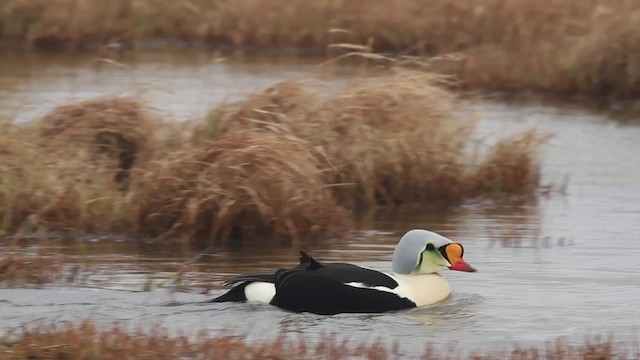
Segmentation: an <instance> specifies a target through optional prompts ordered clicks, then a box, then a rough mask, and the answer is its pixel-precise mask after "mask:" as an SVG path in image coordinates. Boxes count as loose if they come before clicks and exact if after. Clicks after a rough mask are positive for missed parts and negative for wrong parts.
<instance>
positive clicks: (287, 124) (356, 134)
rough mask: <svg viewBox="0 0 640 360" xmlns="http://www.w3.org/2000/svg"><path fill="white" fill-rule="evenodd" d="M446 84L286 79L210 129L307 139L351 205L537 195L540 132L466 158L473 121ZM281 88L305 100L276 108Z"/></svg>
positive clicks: (227, 111)
mask: <svg viewBox="0 0 640 360" xmlns="http://www.w3.org/2000/svg"><path fill="white" fill-rule="evenodd" d="M442 81H444V79H443V78H441V77H435V78H434V77H433V76H432V75H429V76H423V75H417V74H414V73H410V74H408V73H402V74H400V75H397V76H390V77H380V78H375V79H368V80H359V81H354V82H353V83H351V84H349V85H347V86H345V87H343V88H340V89H338V90H336V89H333V90H331V91H321V90H318V88H320V89H322V87H318V86H315V84H314V85H307V86H305V84H304V83H300V82H299V83H297V84H292V83H291V82H287V83H283V84H278V85H275V86H273V87H271V88H270V89H267V90H266V91H264V92H260V93H257V94H252V95H250V96H248V98H247V99H246V100H243V101H239V102H236V103H232V104H225V105H223V106H221V107H219V108H217V109H215V110H213V111H212V113H216V117H215V119H213V121H209V122H208V123H207V126H208V127H209V128H211V127H215V128H216V132H215V134H216V136H218V135H220V134H227V133H242V132H243V131H260V132H264V133H268V134H290V135H293V136H296V137H299V138H301V139H304V140H305V141H306V143H307V144H308V145H309V149H310V151H311V152H312V153H314V154H315V155H316V157H317V158H318V160H319V161H320V162H321V163H322V164H324V165H323V167H324V168H325V169H326V170H325V172H324V179H325V180H324V181H325V182H326V183H327V184H331V185H332V187H331V188H332V190H333V193H334V196H335V197H336V199H337V200H338V201H339V202H340V203H341V204H343V205H345V206H346V207H348V208H366V207H371V206H377V205H383V206H398V205H423V206H424V205H430V204H437V205H442V204H451V203H456V202H460V201H463V200H465V199H468V198H470V197H473V196H478V195H487V194H494V193H532V192H535V190H536V189H537V187H538V186H539V182H540V164H539V163H538V161H537V158H538V155H539V154H538V150H539V147H540V145H541V144H542V141H541V140H542V139H541V138H540V137H539V136H537V135H536V133H535V132H533V131H532V132H529V133H524V134H518V135H517V137H513V138H508V139H503V140H501V141H500V142H498V143H497V144H495V145H491V146H488V147H487V149H484V150H485V152H486V153H487V154H485V156H483V157H475V158H474V157H472V156H469V153H470V152H471V149H470V146H471V145H472V144H473V143H474V142H473V133H474V129H475V122H476V121H475V119H473V118H472V117H464V116H462V115H460V114H459V113H457V112H456V111H457V110H458V109H459V106H460V105H459V100H458V99H457V98H456V96H455V95H453V94H452V93H451V92H450V91H447V90H445V89H444V88H443V86H441V85H442V84H441V82H442ZM281 86H282V87H284V88H286V89H295V91H293V92H294V93H295V94H304V95H303V96H294V97H289V98H288V101H289V104H288V105H287V106H286V107H282V106H278V105H276V103H278V101H279V100H275V101H274V99H273V97H274V94H277V92H274V89H278V88H280V87H281ZM265 100H266V101H265ZM267 108H268V109H269V110H268V111H267V110H266V109H267ZM209 120H212V119H209ZM199 132H202V129H199V130H197V131H196V133H199ZM196 137H203V135H196ZM318 149H320V151H315V150H318ZM314 151H315V152H314ZM489 169H491V170H492V171H493V172H490V171H489ZM497 177H499V178H497Z"/></svg>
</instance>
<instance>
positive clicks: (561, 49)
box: [0, 0, 640, 98]
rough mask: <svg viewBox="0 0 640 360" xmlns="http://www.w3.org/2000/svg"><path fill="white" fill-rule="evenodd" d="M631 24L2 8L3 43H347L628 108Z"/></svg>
mask: <svg viewBox="0 0 640 360" xmlns="http://www.w3.org/2000/svg"><path fill="white" fill-rule="evenodd" d="M283 9H286V10H283ZM639 20H640V7H638V5H637V1H636V0H619V1H611V2H607V3H605V2H602V1H560V0H545V1H536V0H523V1H509V0H471V1H465V2H456V1H452V0H432V1H429V3H428V4H425V3H424V2H423V1H420V0H406V1H399V0H394V1H387V2H385V3H384V4H379V3H377V2H372V1H357V2H350V1H333V0H319V1H313V2H309V1H304V0H291V1H289V0H286V1H285V0H275V1H270V0H259V1H253V0H237V1H207V0H194V1H190V2H188V3H175V2H172V1H168V0H160V1H158V0H154V1H151V0H139V1H133V0H118V1H112V2H109V3H108V4H106V3H104V2H101V1H98V0H87V1H83V2H82V3H78V2H77V1H72V0H51V1H25V0H5V1H3V2H2V5H0V44H5V45H7V47H8V46H11V45H13V46H14V47H15V46H22V47H26V48H35V49H42V50H62V49H86V48H90V47H100V46H104V48H105V49H106V50H109V49H120V48H124V47H127V46H130V45H131V46H135V45H140V46H144V43H145V42H149V41H150V40H157V39H163V40H169V41H168V43H172V41H173V42H175V41H179V42H186V43H191V42H199V43H206V44H209V45H211V46H213V47H218V48H236V49H238V48H251V49H255V48H262V49H274V48H276V49H291V48H296V49H299V50H303V51H308V50H309V49H315V50H316V51H318V52H323V51H325V50H326V49H327V47H328V46H329V45H331V44H340V43H352V44H360V45H365V46H368V47H369V48H370V51H375V52H388V51H392V52H395V53H402V54H407V53H408V54H410V55H426V56H435V58H434V59H432V60H434V61H431V62H430V64H429V65H430V68H431V69H432V70H436V71H445V72H447V73H452V74H455V75H457V76H459V77H460V78H461V79H462V80H463V81H464V83H465V84H466V85H468V86H472V87H476V88H477V87H480V88H485V89H492V90H494V89H495V90H502V91H512V90H514V91H521V90H531V89H533V90H536V91H543V92H551V93H556V94H558V93H559V94H569V95H574V94H581V95H589V96H605V97H614V98H634V97H636V96H637V95H638V93H639V92H640V85H639V84H640V81H639V80H640V71H639V70H638V66H639V65H638V64H639V63H640V61H639V60H640V59H639V56H640V55H638V54H639V53H640V51H639V50H640V43H639V41H640V37H638V36H637V31H636V28H637V25H636V24H637V23H638V21H639ZM0 46H1V45H0ZM453 53H455V54H456V56H444V55H450V54H453Z"/></svg>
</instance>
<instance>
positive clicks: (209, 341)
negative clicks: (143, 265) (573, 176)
mask: <svg viewBox="0 0 640 360" xmlns="http://www.w3.org/2000/svg"><path fill="white" fill-rule="evenodd" d="M425 347H426V348H427V350H426V351H425V352H424V354H423V355H421V356H420V358H422V359H444V358H446V359H475V360H489V359H513V360H525V359H526V360H537V359H563V360H594V359H602V360H609V359H631V358H633V356H634V355H636V356H637V355H638V354H637V353H636V354H631V353H629V351H627V350H624V349H622V348H620V346H616V345H615V344H614V343H613V341H612V340H611V339H609V340H603V339H599V338H596V339H593V340H586V341H585V343H584V344H583V345H579V346H569V345H566V344H563V343H562V342H561V341H559V340H558V341H556V342H555V343H552V344H549V345H548V346H547V347H546V348H540V349H538V348H524V347H515V348H514V349H512V350H504V351H496V350H492V351H490V352H487V351H483V352H480V351H478V352H474V353H471V354H469V353H466V352H462V351H459V350H456V349H450V350H449V351H436V350H434V349H433V348H432V347H431V346H429V344H425ZM414 357H415V356H414ZM123 358H125V359H156V358H161V359H225V360H226V359H273V358H277V359H311V358H312V359H353V358H363V359H397V358H413V357H411V356H408V355H407V354H406V353H404V352H403V350H402V349H400V348H399V347H398V346H397V345H392V344H390V345H383V343H381V342H374V343H371V344H367V343H360V344H358V343H354V342H349V341H347V340H346V339H345V340H338V339H336V338H335V337H330V336H325V337H324V338H321V339H319V340H318V341H317V342H309V341H306V340H304V339H302V338H299V339H291V338H290V337H286V336H285V335H284V334H282V335H281V336H280V337H278V338H276V339H274V340H270V341H262V342H248V341H246V340H244V339H243V338H242V337H237V336H225V335H218V336H211V335H208V334H206V333H204V332H202V333H200V334H198V335H197V336H188V335H173V334H171V333H170V332H169V330H167V329H165V328H162V327H160V326H155V327H151V328H150V329H148V330H143V329H141V328H138V329H136V330H133V331H129V330H127V329H126V327H123V326H121V325H117V324H116V325H112V326H109V327H100V326H98V325H96V324H95V323H93V322H92V321H89V320H85V321H82V322H80V323H77V324H73V323H62V324H58V325H34V326H28V327H25V328H23V329H22V331H20V332H18V333H14V334H8V335H6V336H5V337H3V338H0V359H123Z"/></svg>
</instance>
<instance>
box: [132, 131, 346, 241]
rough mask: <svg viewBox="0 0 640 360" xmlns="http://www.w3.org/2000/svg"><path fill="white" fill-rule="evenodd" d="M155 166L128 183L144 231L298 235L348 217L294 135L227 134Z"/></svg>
mask: <svg viewBox="0 0 640 360" xmlns="http://www.w3.org/2000/svg"><path fill="white" fill-rule="evenodd" d="M154 165H155V166H154V167H152V168H150V169H149V171H148V172H146V173H145V174H144V176H142V177H141V178H140V179H139V181H138V182H136V183H135V184H134V185H133V188H132V189H131V191H132V197H131V203H132V206H135V207H137V208H138V223H139V225H138V226H139V227H138V232H141V233H144V234H154V235H156V236H163V237H165V236H169V235H174V236H175V235H178V234H186V235H187V236H188V238H189V239H200V240H206V241H207V242H208V243H219V242H220V241H224V240H226V239H228V238H235V239H239V238H241V239H265V238H289V239H295V240H299V239H301V238H305V239H308V238H315V237H318V236H337V235H340V234H342V233H344V231H345V229H346V228H347V225H348V224H349V217H348V216H347V213H346V211H345V210H344V209H343V208H342V207H340V206H339V205H338V204H337V203H336V202H335V200H334V199H333V197H332V195H331V192H330V191H329V189H327V188H326V186H325V184H324V182H323V181H322V176H321V175H322V169H321V168H320V167H319V164H318V162H317V160H316V158H315V157H314V156H313V154H312V153H310V150H309V148H308V147H307V146H305V144H304V141H303V140H300V139H298V138H295V137H292V136H284V135H283V136H276V135H272V134H263V133H257V132H256V133H248V132H244V133H240V134H235V133H232V134H229V135H224V136H221V137H219V138H218V139H216V140H215V141H213V142H207V143H204V144H203V145H201V146H199V147H196V148H194V149H192V150H190V151H186V152H182V153H179V154H176V156H170V157H168V158H165V159H162V160H159V161H157V162H156V164H154Z"/></svg>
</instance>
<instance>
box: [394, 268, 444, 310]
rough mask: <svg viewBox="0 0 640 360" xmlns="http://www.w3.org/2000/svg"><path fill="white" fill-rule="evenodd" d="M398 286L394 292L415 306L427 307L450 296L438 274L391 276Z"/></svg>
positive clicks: (442, 278)
mask: <svg viewBox="0 0 640 360" xmlns="http://www.w3.org/2000/svg"><path fill="white" fill-rule="evenodd" d="M393 277H394V278H395V279H396V281H397V282H398V284H399V286H398V287H397V288H396V289H394V290H396V291H395V292H396V293H397V294H398V295H400V296H403V297H406V298H407V299H409V300H411V301H413V302H414V303H416V306H427V305H432V304H435V303H437V302H438V301H442V300H444V299H446V298H447V296H449V295H450V294H451V288H450V287H449V283H448V282H447V280H446V279H445V278H444V277H442V276H441V275H440V274H437V273H433V274H424V275H402V274H394V276H393Z"/></svg>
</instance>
